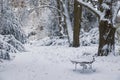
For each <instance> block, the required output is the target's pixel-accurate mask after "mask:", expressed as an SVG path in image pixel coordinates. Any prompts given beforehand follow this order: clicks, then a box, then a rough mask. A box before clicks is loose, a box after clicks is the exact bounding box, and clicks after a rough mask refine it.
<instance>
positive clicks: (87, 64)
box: [70, 56, 95, 71]
mask: <svg viewBox="0 0 120 80" xmlns="http://www.w3.org/2000/svg"><path fill="white" fill-rule="evenodd" d="M70 61H71V62H72V63H73V64H75V71H76V69H77V64H79V65H80V66H82V71H84V70H87V69H89V70H92V63H93V62H94V61H95V58H94V56H82V57H80V58H79V59H73V60H70Z"/></svg>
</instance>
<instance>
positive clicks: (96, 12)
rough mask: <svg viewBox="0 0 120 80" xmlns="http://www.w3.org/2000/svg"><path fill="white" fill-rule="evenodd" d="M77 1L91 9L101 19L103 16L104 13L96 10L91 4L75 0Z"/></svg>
mask: <svg viewBox="0 0 120 80" xmlns="http://www.w3.org/2000/svg"><path fill="white" fill-rule="evenodd" d="M77 1H78V2H79V4H80V5H82V6H84V7H86V8H88V9H89V10H91V11H92V12H93V13H94V14H95V15H97V16H98V18H99V19H100V20H101V19H103V17H104V13H103V12H101V11H99V10H97V9H96V8H95V7H94V6H93V5H92V4H90V3H88V2H83V0H77Z"/></svg>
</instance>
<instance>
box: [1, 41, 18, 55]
mask: <svg viewBox="0 0 120 80" xmlns="http://www.w3.org/2000/svg"><path fill="white" fill-rule="evenodd" d="M0 49H2V50H6V51H8V52H9V53H16V52H17V49H15V48H14V47H13V46H12V45H10V44H8V43H7V42H5V41H3V40H1V39H0Z"/></svg>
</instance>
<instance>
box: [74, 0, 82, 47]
mask: <svg viewBox="0 0 120 80" xmlns="http://www.w3.org/2000/svg"><path fill="white" fill-rule="evenodd" d="M81 17H82V6H80V4H79V2H78V1H77V0H74V27H73V47H79V46H80V41H79V35H80V26H81Z"/></svg>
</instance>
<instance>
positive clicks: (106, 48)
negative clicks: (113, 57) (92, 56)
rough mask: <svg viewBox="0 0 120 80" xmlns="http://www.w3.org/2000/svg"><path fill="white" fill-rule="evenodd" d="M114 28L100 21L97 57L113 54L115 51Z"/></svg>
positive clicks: (106, 22)
mask: <svg viewBox="0 0 120 80" xmlns="http://www.w3.org/2000/svg"><path fill="white" fill-rule="evenodd" d="M115 30H116V29H115V28H114V27H113V25H112V24H109V23H108V21H100V24H99V49H98V56H107V55H108V54H110V53H112V54H114V49H115Z"/></svg>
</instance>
